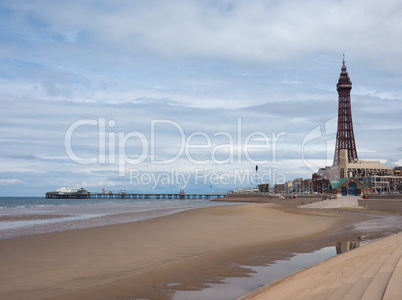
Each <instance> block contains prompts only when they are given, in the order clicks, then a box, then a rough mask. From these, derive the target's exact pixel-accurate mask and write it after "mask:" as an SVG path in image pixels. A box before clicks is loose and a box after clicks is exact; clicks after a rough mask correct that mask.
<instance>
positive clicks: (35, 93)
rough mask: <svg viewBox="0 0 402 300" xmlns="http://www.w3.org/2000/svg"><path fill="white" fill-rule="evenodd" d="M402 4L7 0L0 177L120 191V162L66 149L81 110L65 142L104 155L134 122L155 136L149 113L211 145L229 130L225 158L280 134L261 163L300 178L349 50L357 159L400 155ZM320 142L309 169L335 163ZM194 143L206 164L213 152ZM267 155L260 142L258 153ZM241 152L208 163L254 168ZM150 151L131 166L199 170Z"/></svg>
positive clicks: (166, 144) (0, 33)
mask: <svg viewBox="0 0 402 300" xmlns="http://www.w3.org/2000/svg"><path fill="white" fill-rule="evenodd" d="M362 6H364V9H362ZM401 14H402V4H400V1H394V0H391V1H387V2H386V3H385V4H384V3H382V2H381V3H380V2H379V1H376V0H369V1H365V2H364V3H363V4H362V3H360V2H359V1H357V2H350V1H329V0H325V1H318V2H317V1H310V0H309V1H304V2H303V3H301V2H300V1H295V0H287V1H269V2H267V1H262V0H257V1H253V4H250V2H248V1H241V0H239V1H229V0H222V1H212V2H211V1H195V0H193V1H184V0H174V1H168V2H167V1H157V0H151V1H145V2H144V1H142V2H141V1H113V2H109V1H89V0H86V1H79V2H75V1H64V2H55V1H47V0H42V1H35V2H27V1H25V2H24V1H2V3H1V4H0V91H1V92H0V101H1V104H2V109H1V111H0V142H1V143H2V147H1V148H0V175H1V177H2V178H4V180H8V179H7V178H20V179H19V180H21V181H23V182H24V183H26V186H27V190H26V193H29V191H33V190H35V191H36V192H37V193H38V194H40V195H42V194H43V191H46V190H54V189H55V188H56V187H58V186H63V185H70V186H80V185H81V186H82V185H85V184H87V185H88V186H93V187H94V188H95V187H96V185H97V184H101V185H106V184H107V182H110V185H113V186H115V187H116V188H117V187H118V185H119V184H121V186H120V188H122V189H124V185H125V184H127V182H128V178H127V177H123V178H121V177H119V176H118V164H117V162H116V161H115V162H110V163H109V162H107V163H102V162H98V163H96V164H93V165H80V164H78V163H76V162H74V161H73V160H71V159H70V158H69V157H68V156H67V154H66V145H65V136H66V132H67V130H68V128H69V127H70V126H71V125H72V124H74V123H75V122H77V121H80V120H92V121H94V122H98V123H96V124H97V125H87V126H81V127H79V128H78V129H77V130H76V131H75V132H74V135H73V138H72V143H73V150H74V151H75V153H76V154H77V155H78V156H81V157H83V158H100V161H102V159H106V161H108V160H107V159H109V158H110V157H111V156H113V149H114V150H115V153H118V151H117V150H118V149H119V148H118V147H119V143H120V142H121V140H119V134H123V136H127V134H129V133H133V132H138V133H141V134H143V135H144V136H145V137H146V139H148V140H149V141H150V138H151V123H152V122H153V121H155V120H169V121H172V122H175V123H176V124H179V126H180V127H181V128H182V129H183V132H184V134H185V136H186V138H188V137H189V136H190V135H191V134H193V133H195V132H203V133H205V134H206V135H208V136H209V137H211V139H212V145H213V146H217V145H220V144H222V143H225V142H227V141H226V140H225V139H224V138H223V137H222V136H221V137H217V136H215V135H214V134H216V133H217V132H223V131H224V132H227V133H228V134H230V135H231V136H233V137H234V141H235V142H236V143H235V145H233V146H231V147H229V148H227V149H223V150H220V151H218V152H216V153H215V154H216V157H217V158H219V159H221V160H224V159H225V157H226V155H227V152H229V150H233V151H234V152H235V153H237V151H239V149H240V150H241V149H242V147H243V146H244V143H245V139H246V137H247V136H248V135H249V134H251V133H253V132H256V131H262V132H264V133H266V135H267V136H268V137H269V138H271V137H272V134H279V133H281V132H283V133H285V135H284V136H282V137H281V138H280V140H279V141H278V151H277V161H276V162H275V163H271V165H269V164H267V165H261V168H262V169H264V168H265V169H266V168H268V167H271V168H275V169H277V172H282V173H284V174H287V176H288V177H289V179H292V178H291V176H294V177H301V176H302V177H306V176H307V177H308V176H309V174H310V175H311V171H310V170H309V169H308V168H307V167H306V166H305V165H304V164H303V162H302V160H301V151H302V150H301V149H302V142H303V138H304V137H305V136H306V135H308V133H309V132H310V131H312V130H313V129H314V128H316V127H317V126H321V127H320V128H325V122H327V121H328V120H330V119H332V118H333V117H335V116H336V114H337V104H338V103H337V102H338V95H337V92H336V82H337V79H338V77H339V73H340V68H341V60H342V53H343V52H345V53H346V64H347V67H348V71H349V75H350V76H351V79H352V82H353V89H352V111H353V121H354V130H355V136H356V142H357V148H358V151H359V149H362V152H361V153H360V154H359V155H360V156H359V157H360V158H368V156H370V158H372V157H378V158H377V159H383V160H388V161H389V162H394V161H395V155H394V154H395V150H394V149H398V147H400V145H399V144H397V143H398V141H399V139H398V138H395V137H399V136H400V129H401V128H400V125H399V124H400V122H399V119H400V115H401V101H402V91H401V80H400V78H401V74H400V70H401V69H402V65H401V62H402V51H401V50H402V49H401V47H402V46H401V43H399V40H398V39H397V38H396V37H398V36H399V33H400V31H401V29H402V28H401V27H402V21H401V20H402V15H401ZM102 118H103V119H104V120H106V122H108V121H110V120H112V121H114V124H115V125H114V126H109V125H108V124H109V123H106V124H107V126H105V128H104V132H101V131H102V130H103V129H102V130H100V128H99V126H98V125H99V122H100V120H101V119H102ZM239 119H240V120H241V125H239ZM165 125H166V124H165ZM239 127H240V130H239ZM157 130H158V132H157V138H156V140H155V143H154V144H153V145H154V146H155V153H154V155H155V156H156V157H154V159H159V160H161V159H166V158H169V157H173V156H174V155H175V154H176V153H177V151H178V149H180V146H181V145H180V139H179V136H178V134H179V132H178V131H177V128H174V127H167V126H161V127H159V128H158V129H157ZM103 137H105V145H106V148H107V149H105V151H104V152H103V151H102V150H99V147H100V145H101V144H102V143H100V142H99V140H100V138H103ZM149 145H150V144H149ZM124 146H125V147H126V148H127V154H128V155H131V157H135V155H138V154H139V153H141V144H140V143H139V141H138V140H135V139H134V138H132V139H131V140H129V141H127V143H126V145H124ZM325 147H327V144H326V140H325V137H323V138H322V139H317V140H315V141H314V143H311V144H310V145H309V148H306V149H307V150H308V151H310V152H309V153H307V158H308V159H309V160H311V161H312V164H313V165H319V164H327V163H328V162H327V160H328V159H327V158H328V157H329V159H331V157H332V152H333V149H332V148H331V149H327V148H325ZM367 150H370V151H367ZM397 151H398V150H397ZM191 153H192V154H193V155H194V157H196V158H198V159H200V160H201V159H207V158H208V157H210V156H211V155H212V154H211V152H209V151H208V150H203V151H201V150H200V151H198V152H197V151H196V152H191ZM271 154H272V149H267V151H266V152H264V151H255V152H254V154H253V155H254V156H253V157H255V158H259V159H264V158H266V157H269V158H271ZM326 154H327V155H326ZM325 155H326V156H327V157H324V156H325ZM240 157H241V159H242V161H241V162H236V163H231V162H228V163H226V164H215V165H214V164H206V165H205V166H203V168H205V170H206V171H211V170H214V171H215V172H217V173H219V174H221V173H222V172H233V170H234V169H236V168H237V169H241V170H246V169H250V168H254V167H255V166H254V164H253V163H251V162H249V161H247V160H245V159H244V158H245V155H244V153H240ZM152 159H153V157H151V152H150V150H149V153H148V156H147V157H146V159H145V160H144V162H143V163H142V164H140V165H134V166H132V165H130V166H129V167H135V168H138V169H139V170H141V171H149V172H152V174H158V172H161V171H166V170H167V171H168V170H170V168H171V167H174V168H175V169H177V170H178V171H180V172H187V173H191V172H194V169H195V168H197V167H198V166H197V165H195V164H192V163H191V162H190V161H189V160H188V159H187V158H186V156H185V155H181V156H180V157H179V158H178V160H177V161H176V162H175V163H174V164H167V165H163V166H161V165H154V164H152V161H151V160H152ZM326 159H327V160H326ZM323 166H324V165H322V167H323ZM32 174H35V176H32ZM193 188H196V187H195V186H193Z"/></svg>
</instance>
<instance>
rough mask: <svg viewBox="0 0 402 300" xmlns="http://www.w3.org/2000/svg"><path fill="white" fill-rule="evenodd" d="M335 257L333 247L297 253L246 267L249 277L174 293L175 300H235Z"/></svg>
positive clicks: (230, 279) (230, 278) (226, 280)
mask: <svg viewBox="0 0 402 300" xmlns="http://www.w3.org/2000/svg"><path fill="white" fill-rule="evenodd" d="M333 256H336V249H335V247H326V248H322V249H320V250H317V251H315V252H312V253H297V254H295V255H294V256H293V257H291V258H290V259H288V260H278V261H276V262H275V263H273V264H271V265H268V266H258V267H254V266H253V267H248V266H244V267H247V268H250V269H251V270H252V271H253V272H255V273H252V274H250V275H251V277H229V278H226V279H225V283H224V284H211V286H210V287H209V288H207V289H203V290H201V291H176V293H175V295H174V297H173V298H174V299H175V300H184V299H197V300H209V299H215V300H219V299H222V300H223V299H225V300H227V299H237V298H239V297H242V296H244V295H246V294H247V293H249V292H251V291H253V290H255V289H258V288H260V287H262V286H264V285H266V284H267V283H270V282H273V281H275V280H278V279H281V278H283V277H286V276H289V275H290V274H293V273H295V272H297V271H300V270H303V269H305V268H307V267H309V266H312V265H314V264H317V263H319V262H321V261H323V260H326V259H328V258H331V257H333Z"/></svg>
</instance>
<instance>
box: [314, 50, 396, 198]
mask: <svg viewBox="0 0 402 300" xmlns="http://www.w3.org/2000/svg"><path fill="white" fill-rule="evenodd" d="M351 89H352V82H351V81H350V77H349V74H348V72H347V69H346V65H345V58H344V59H343V61H342V68H341V74H340V76H339V80H338V84H337V91H338V98H339V99H338V128H337V134H336V143H335V154H334V162H333V165H332V166H326V167H325V168H321V169H319V170H318V171H317V172H316V173H314V174H313V175H312V190H313V192H316V193H325V192H332V193H338V194H339V193H341V194H342V195H356V194H359V191H360V192H361V193H369V192H392V191H395V190H396V189H397V188H398V186H399V185H400V184H401V179H402V176H400V175H401V172H400V170H401V169H400V167H398V168H397V169H395V170H393V169H392V167H389V166H385V165H384V164H383V163H381V162H380V161H364V160H359V159H358V156H357V150H356V142H355V138H354V131H353V122H352V108H351V101H350V90H351ZM396 171H397V172H396ZM352 179H353V180H352ZM346 183H347V184H350V186H348V187H346V186H344V185H345V184H346ZM359 187H362V188H361V189H359ZM345 188H346V191H345Z"/></svg>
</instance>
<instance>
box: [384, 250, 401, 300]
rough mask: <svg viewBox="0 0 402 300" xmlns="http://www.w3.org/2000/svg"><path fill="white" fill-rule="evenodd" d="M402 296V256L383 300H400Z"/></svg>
mask: <svg viewBox="0 0 402 300" xmlns="http://www.w3.org/2000/svg"><path fill="white" fill-rule="evenodd" d="M401 295H402V256H401V258H400V259H399V262H398V264H397V265H396V267H395V270H394V272H393V273H392V275H391V278H390V280H389V282H388V285H387V288H386V290H385V293H384V297H383V300H397V299H398V300H399V299H401Z"/></svg>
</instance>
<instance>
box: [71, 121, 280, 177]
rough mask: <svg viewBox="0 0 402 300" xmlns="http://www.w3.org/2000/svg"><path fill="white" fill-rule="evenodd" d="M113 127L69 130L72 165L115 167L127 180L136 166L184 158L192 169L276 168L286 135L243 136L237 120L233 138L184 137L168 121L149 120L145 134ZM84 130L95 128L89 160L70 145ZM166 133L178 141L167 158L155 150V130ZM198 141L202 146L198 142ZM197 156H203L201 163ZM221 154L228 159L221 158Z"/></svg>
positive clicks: (99, 124)
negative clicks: (246, 164) (244, 165)
mask: <svg viewBox="0 0 402 300" xmlns="http://www.w3.org/2000/svg"><path fill="white" fill-rule="evenodd" d="M116 124H117V123H116V121H115V120H109V121H107V120H106V118H104V117H100V118H98V119H82V120H78V121H75V122H74V123H72V124H71V125H70V126H69V127H68V129H67V131H66V133H65V136H64V147H65V151H66V154H67V156H68V157H69V158H70V159H71V160H72V161H74V162H76V163H78V164H83V165H92V164H110V165H113V164H115V165H117V166H118V173H119V176H126V174H127V173H128V172H129V170H130V169H132V166H139V165H141V164H142V163H147V164H150V165H152V166H161V165H172V164H174V163H175V162H177V161H178V160H179V159H183V158H184V159H185V160H187V161H188V162H189V163H190V164H192V165H194V166H200V165H208V164H214V165H223V164H228V163H230V164H241V163H242V162H243V161H246V162H249V163H250V164H253V165H258V164H261V165H263V164H268V163H271V164H275V163H276V159H277V145H278V141H279V139H280V138H281V137H283V136H285V135H286V132H284V131H282V132H279V133H275V132H272V133H271V134H270V136H268V135H267V134H266V133H265V132H262V131H253V132H251V133H249V134H248V135H245V136H243V129H242V120H241V118H238V119H237V124H236V125H237V128H236V132H235V134H233V133H231V132H228V131H216V132H213V133H207V132H205V131H194V132H191V133H189V134H186V133H185V130H184V128H183V127H182V126H181V125H180V124H179V123H177V122H175V121H172V120H168V119H160V120H151V121H150V128H149V133H148V134H145V133H144V132H141V131H136V130H135V131H131V132H124V131H114V130H113V128H114V127H115V126H116ZM86 126H91V127H94V128H95V129H96V130H97V142H96V146H97V152H96V153H92V156H91V157H86V156H85V155H80V154H79V153H78V152H79V150H78V149H79V148H80V145H74V143H73V137H74V136H75V135H77V134H78V133H77V132H78V131H79V130H80V129H83V128H84V127H86ZM94 128H92V129H94ZM167 129H168V130H174V131H175V136H176V137H177V138H178V141H179V142H178V143H177V146H178V149H177V151H176V152H175V153H170V156H169V157H167V156H166V153H162V150H161V148H160V147H156V144H157V143H156V142H157V138H158V137H157V136H158V130H159V131H160V132H162V133H163V132H164V130H167ZM222 139H223V140H225V142H224V143H222V142H221V141H222ZM200 140H201V141H202V143H200V142H199V141H200ZM256 141H258V143H256ZM130 142H131V143H133V142H135V143H136V145H137V147H135V149H130V150H131V151H130V154H131V155H128V153H127V144H128V143H130ZM74 146H75V147H74ZM74 149H75V150H74ZM133 150H134V151H135V153H134V155H133ZM257 152H263V155H260V157H262V158H258V155H256V154H255V153H257ZM197 153H204V154H205V155H204V156H203V158H202V159H201V158H200V157H198V156H197ZM222 153H226V154H227V155H224V157H222V155H221V154H222ZM267 158H270V159H267Z"/></svg>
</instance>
